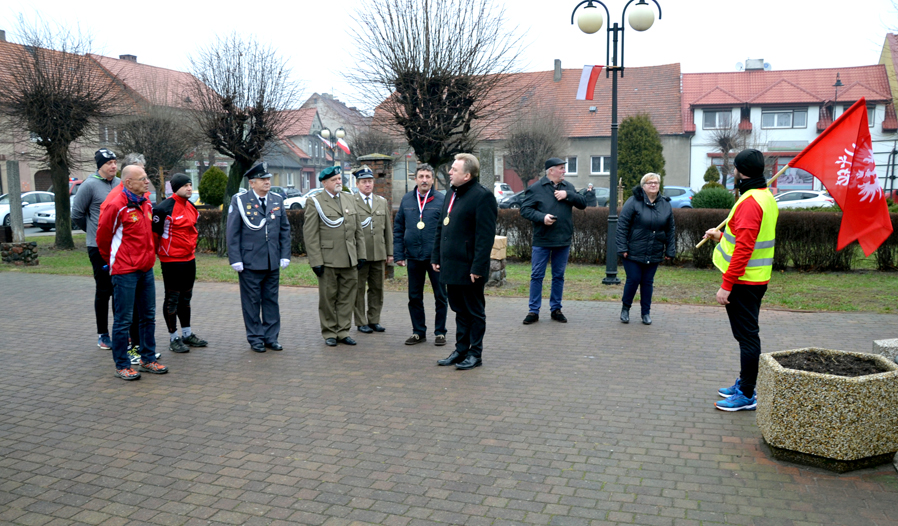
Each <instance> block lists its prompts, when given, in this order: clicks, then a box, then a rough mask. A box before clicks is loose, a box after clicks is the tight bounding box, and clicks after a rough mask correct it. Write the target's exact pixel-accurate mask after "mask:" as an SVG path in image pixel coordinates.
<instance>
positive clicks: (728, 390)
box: [717, 378, 742, 398]
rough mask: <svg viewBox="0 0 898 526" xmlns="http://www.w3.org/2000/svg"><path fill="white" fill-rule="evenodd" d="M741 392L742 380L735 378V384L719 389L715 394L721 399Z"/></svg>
mask: <svg viewBox="0 0 898 526" xmlns="http://www.w3.org/2000/svg"><path fill="white" fill-rule="evenodd" d="M741 392H742V378H736V383H735V384H733V385H731V386H730V387H721V388H720V389H718V390H717V394H719V395H720V396H722V397H723V398H729V397H731V396H733V395H734V394H736V393H741Z"/></svg>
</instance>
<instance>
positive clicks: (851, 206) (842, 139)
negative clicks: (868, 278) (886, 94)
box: [789, 98, 892, 257]
mask: <svg viewBox="0 0 898 526" xmlns="http://www.w3.org/2000/svg"><path fill="white" fill-rule="evenodd" d="M789 166H790V167H791V168H799V169H802V170H804V171H806V172H808V173H810V174H811V175H813V176H814V177H816V178H817V179H819V180H820V182H822V183H823V186H825V187H826V189H827V190H828V191H829V194H830V195H831V196H833V199H835V200H836V203H838V204H839V207H840V208H841V209H842V226H841V227H840V228H839V241H838V244H837V246H836V250H842V249H843V248H845V246H846V245H848V244H849V243H851V242H852V241H854V240H857V241H858V243H860V245H861V248H862V249H863V250H864V255H865V256H868V257H869V256H870V254H872V253H873V251H874V250H876V249H877V248H879V246H880V245H881V244H882V243H883V241H885V240H886V239H887V238H888V237H889V235H891V233H892V221H891V219H890V218H889V207H888V205H887V204H886V199H885V195H884V194H883V191H882V187H881V186H880V185H879V177H878V176H877V175H876V162H875V161H874V160H873V142H872V140H871V139H870V128H869V126H868V123H867V101H866V99H863V98H862V99H861V100H859V101H857V102H855V103H854V105H852V106H851V107H850V108H848V110H847V111H845V113H843V114H842V115H840V116H839V118H838V119H836V121H835V122H834V123H832V124H831V125H830V126H829V128H827V129H826V130H824V131H823V133H821V134H820V135H819V136H818V137H817V138H816V139H814V142H812V143H811V144H809V145H808V146H807V148H805V149H804V150H802V152H801V153H799V154H798V155H796V156H795V158H794V159H792V161H791V162H789Z"/></svg>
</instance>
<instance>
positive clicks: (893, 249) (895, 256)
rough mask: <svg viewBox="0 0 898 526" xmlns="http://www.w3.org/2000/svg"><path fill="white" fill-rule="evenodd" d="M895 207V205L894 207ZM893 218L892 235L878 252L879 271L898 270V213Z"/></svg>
mask: <svg viewBox="0 0 898 526" xmlns="http://www.w3.org/2000/svg"><path fill="white" fill-rule="evenodd" d="M893 206H894V205H893ZM890 215H891V217H892V235H890V236H889V237H888V238H887V239H886V240H885V241H883V243H882V245H880V246H879V248H878V249H877V250H876V252H875V254H876V268H877V269H879V270H898V213H892V214H890Z"/></svg>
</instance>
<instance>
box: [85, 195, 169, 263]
mask: <svg viewBox="0 0 898 526" xmlns="http://www.w3.org/2000/svg"><path fill="white" fill-rule="evenodd" d="M128 194H130V192H126V191H124V190H122V191H121V192H114V193H113V192H111V193H110V194H109V195H108V196H107V198H106V201H104V202H103V207H102V208H101V212H100V222H99V225H98V226H97V248H98V249H99V250H100V255H101V256H102V257H103V259H104V260H106V262H107V263H109V274H110V275H113V276H114V275H117V274H129V273H131V272H138V271H139V272H146V271H148V270H150V269H151V268H153V265H154V264H155V263H156V254H155V251H154V245H153V229H152V227H151V225H152V222H153V207H152V205H150V201H149V200H148V199H146V198H144V199H143V201H142V202H141V203H138V202H136V201H134V200H133V198H131V199H129V197H128ZM131 195H132V196H133V195H134V194H131Z"/></svg>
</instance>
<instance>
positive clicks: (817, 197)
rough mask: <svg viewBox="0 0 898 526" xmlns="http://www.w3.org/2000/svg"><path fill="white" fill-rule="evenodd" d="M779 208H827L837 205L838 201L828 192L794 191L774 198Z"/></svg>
mask: <svg viewBox="0 0 898 526" xmlns="http://www.w3.org/2000/svg"><path fill="white" fill-rule="evenodd" d="M774 199H776V207H777V208H780V209H782V208H826V207H830V206H833V205H835V204H836V200H835V199H833V198H832V197H830V196H829V194H827V193H826V192H820V191H817V190H793V191H791V192H782V193H779V194H776V195H775V196H774Z"/></svg>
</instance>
